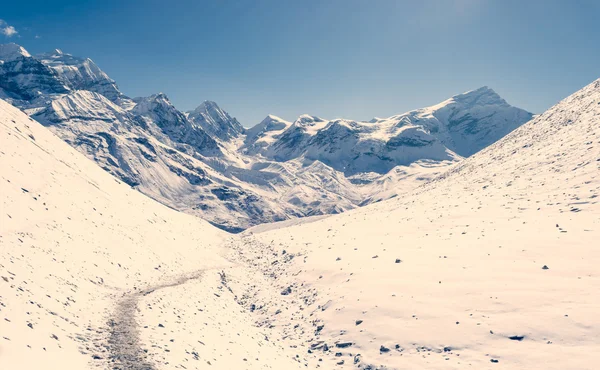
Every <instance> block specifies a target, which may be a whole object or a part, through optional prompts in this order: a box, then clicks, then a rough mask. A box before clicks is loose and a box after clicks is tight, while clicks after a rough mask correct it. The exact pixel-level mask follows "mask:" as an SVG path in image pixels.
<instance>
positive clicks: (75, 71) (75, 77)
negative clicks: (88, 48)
mask: <svg viewBox="0 0 600 370" xmlns="http://www.w3.org/2000/svg"><path fill="white" fill-rule="evenodd" d="M36 58H37V59H38V60H39V61H40V62H42V63H43V64H44V65H46V66H48V67H49V68H50V69H52V70H53V71H54V72H56V74H57V75H58V77H59V79H60V80H61V81H62V83H63V84H64V85H65V86H68V87H69V89H71V90H88V91H93V92H97V93H99V94H101V95H104V96H105V97H107V98H108V99H109V100H110V101H112V102H118V101H119V100H120V99H123V98H124V95H123V94H122V93H121V91H119V88H118V87H117V84H116V83H115V81H113V80H112V79H111V78H110V77H108V75H107V74H106V73H104V71H102V70H101V69H100V68H99V67H98V66H97V65H96V63H94V62H93V61H92V60H91V59H90V58H78V57H74V56H73V55H71V54H65V53H63V52H62V51H61V50H59V49H55V50H54V51H52V52H50V53H44V54H40V55H36Z"/></svg>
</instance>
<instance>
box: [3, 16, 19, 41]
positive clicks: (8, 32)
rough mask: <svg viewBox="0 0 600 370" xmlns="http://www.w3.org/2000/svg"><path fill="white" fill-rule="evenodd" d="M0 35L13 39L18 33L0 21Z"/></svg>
mask: <svg viewBox="0 0 600 370" xmlns="http://www.w3.org/2000/svg"><path fill="white" fill-rule="evenodd" d="M0 33H2V34H3V35H4V36H6V37H13V36H14V35H16V34H18V33H19V32H18V31H17V30H16V29H15V28H14V27H13V26H11V25H9V24H8V23H6V21H4V20H2V19H0Z"/></svg>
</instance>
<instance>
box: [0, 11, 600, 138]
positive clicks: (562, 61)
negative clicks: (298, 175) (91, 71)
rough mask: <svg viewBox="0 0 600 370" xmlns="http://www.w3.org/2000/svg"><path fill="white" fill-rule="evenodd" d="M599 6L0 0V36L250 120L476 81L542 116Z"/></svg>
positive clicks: (406, 100)
mask: <svg viewBox="0 0 600 370" xmlns="http://www.w3.org/2000/svg"><path fill="white" fill-rule="evenodd" d="M598 14H600V1H597V0H589V1H586V0H578V1H552V0H545V1H535V0H530V1H511V0H499V1H484V0H457V1H450V0H447V1H446V0H437V1H401V0H390V1H386V0H375V1H359V0H356V1H352V0H344V1H342V0H339V1H334V0H331V1H311V0H303V1H294V0H286V1H251V0H239V1H233V0H232V1H226V0H221V1H217V0H214V1H191V0H190V1H183V0H181V1H178V0H171V1H154V0H145V1H135V0H129V1H112V0H104V1H82V0H79V1H37V0H28V1H19V2H17V1H11V2H10V3H8V4H6V3H4V4H3V5H2V8H1V9H0V19H2V20H3V21H4V23H2V24H0V30H4V31H5V32H3V33H4V34H0V39H4V40H3V42H5V41H6V42H10V41H12V42H16V43H19V44H21V45H23V46H24V47H25V48H26V49H27V50H29V51H30V52H31V53H39V52H43V51H49V50H52V49H54V48H60V49H62V50H63V51H65V52H68V53H71V54H74V55H78V56H85V57H90V58H92V59H93V60H94V61H95V62H96V63H97V64H98V65H99V66H100V67H101V68H102V69H104V70H105V71H106V72H107V73H108V74H109V75H110V76H111V77H112V78H113V79H115V80H116V81H117V83H118V85H119V87H120V88H121V90H122V91H123V92H124V93H125V94H127V95H129V96H132V97H134V96H142V95H150V94H152V93H156V92H159V91H162V92H164V93H166V94H167V95H168V96H169V97H170V99H171V101H172V102H173V103H174V104H175V106H177V107H178V108H179V109H182V110H189V109H193V108H194V107H195V106H197V105H198V104H200V103H201V102H202V101H203V100H206V99H209V100H214V101H216V102H217V103H219V105H221V106H222V107H223V108H225V109H226V110H228V111H229V112H230V113H231V114H232V115H234V116H236V117H238V119H239V120H240V121H241V122H242V124H244V125H245V126H251V125H253V124H256V123H258V122H259V121H260V120H261V119H262V118H264V117H265V116H266V115H267V114H268V113H272V114H275V115H278V116H281V117H283V118H285V119H288V120H293V119H295V117H297V116H298V115H300V114H302V113H309V114H312V115H318V116H321V117H325V118H336V117H344V118H352V119H370V118H372V117H374V116H379V117H385V116H390V115H393V114H396V113H402V112H405V111H407V110H410V109H415V108H420V107H423V106H427V105H431V104H435V103H437V102H439V101H441V100H444V99H446V98H448V97H450V96H452V95H455V94H457V93H460V92H463V91H467V90H472V89H475V88H478V87H480V86H483V85H487V86H490V87H492V88H493V89H495V90H496V91H497V92H498V93H499V94H500V95H501V96H502V97H504V98H505V99H506V100H507V101H508V102H509V103H511V104H513V105H516V106H519V107H521V108H524V109H527V110H530V111H532V112H535V113H540V112H542V111H544V110H545V109H547V108H548V107H550V106H551V105H553V104H554V103H556V102H557V101H558V100H560V99H562V98H563V97H565V96H567V95H569V94H570V93H572V92H574V91H575V90H577V89H579V88H581V87H582V86H584V85H586V84H588V83H589V82H591V81H593V80H595V79H597V78H599V77H600V47H599V40H600V23H599V22H598ZM7 27H14V31H16V32H17V33H16V34H15V33H13V32H12V31H10V30H9V31H6V30H7ZM6 33H9V34H11V33H12V35H6Z"/></svg>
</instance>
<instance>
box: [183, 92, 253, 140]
mask: <svg viewBox="0 0 600 370" xmlns="http://www.w3.org/2000/svg"><path fill="white" fill-rule="evenodd" d="M188 118H189V119H190V120H191V121H192V122H193V123H195V124H196V125H198V126H200V127H201V128H202V129H204V130H205V131H206V132H207V133H208V134H209V135H210V136H212V137H213V138H214V139H217V140H220V141H229V140H230V139H232V138H234V137H237V136H239V135H240V134H241V133H243V132H244V128H243V127H242V125H241V124H240V123H239V122H238V120H237V119H236V118H234V117H231V116H230V115H229V113H227V112H225V111H224V110H223V109H221V107H219V105H217V103H215V102H214V101H210V100H205V101H204V102H202V104H200V105H199V106H198V107H197V108H196V109H194V110H193V111H191V112H189V115H188Z"/></svg>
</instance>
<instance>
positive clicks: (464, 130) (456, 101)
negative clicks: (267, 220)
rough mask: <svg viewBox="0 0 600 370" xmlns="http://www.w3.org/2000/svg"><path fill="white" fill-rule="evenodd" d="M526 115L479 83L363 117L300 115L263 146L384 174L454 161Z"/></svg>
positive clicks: (351, 170) (276, 153) (278, 155)
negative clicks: (431, 101)
mask: <svg viewBox="0 0 600 370" xmlns="http://www.w3.org/2000/svg"><path fill="white" fill-rule="evenodd" d="M531 117H532V114H531V113H529V112H526V111H524V110H522V109H519V108H515V107H512V106H510V105H509V104H508V103H506V101H505V100H504V99H502V98H500V96H498V94H496V93H495V92H494V91H493V90H491V89H489V88H487V87H483V88H480V89H477V90H474V91H469V92H467V93H464V94H460V95H456V96H454V97H452V98H450V99H448V100H446V101H444V102H442V103H440V104H437V105H434V106H431V107H428V108H423V109H418V110H415V111H411V112H407V113H404V114H400V115H396V116H392V117H389V118H386V119H373V120H371V121H369V122H357V121H351V120H345V119H337V120H333V121H327V120H323V119H321V118H318V117H313V116H309V115H303V116H300V117H299V118H298V119H297V120H296V121H295V122H294V123H293V124H292V125H291V126H290V127H289V128H287V129H286V130H285V132H283V133H281V134H280V135H278V137H277V138H276V139H275V140H272V142H271V143H269V145H268V148H266V149H265V150H264V152H265V156H266V157H269V158H272V159H274V160H278V161H286V160H290V159H293V158H297V157H301V156H302V157H305V158H308V159H312V160H320V161H322V162H324V163H326V164H328V165H330V166H331V167H333V168H335V169H336V170H338V171H342V172H344V173H346V174H348V175H353V174H356V173H362V172H377V173H380V174H385V173H387V172H389V171H390V170H391V169H392V168H394V167H396V166H399V165H400V166H409V165H410V164H412V163H414V162H417V161H419V160H435V161H456V160H459V159H460V158H461V156H462V157H466V156H470V155H472V154H474V153H475V152H477V151H479V150H481V149H483V148H485V147H486V146H488V145H490V144H491V143H493V142H495V141H497V140H498V139H500V138H502V137H503V136H504V135H506V134H508V133H509V132H510V131H512V130H514V129H515V128H516V127H519V126H520V125H521V124H523V123H525V122H527V121H529V120H530V119H531ZM457 154H458V155H457Z"/></svg>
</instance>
